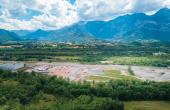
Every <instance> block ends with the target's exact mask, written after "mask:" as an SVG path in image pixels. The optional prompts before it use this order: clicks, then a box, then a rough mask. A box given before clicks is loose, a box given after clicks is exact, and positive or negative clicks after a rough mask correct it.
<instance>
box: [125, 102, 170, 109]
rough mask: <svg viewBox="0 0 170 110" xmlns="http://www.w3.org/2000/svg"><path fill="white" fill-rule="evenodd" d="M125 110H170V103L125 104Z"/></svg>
mask: <svg viewBox="0 0 170 110" xmlns="http://www.w3.org/2000/svg"><path fill="white" fill-rule="evenodd" d="M125 110H170V102H165V101H132V102H125Z"/></svg>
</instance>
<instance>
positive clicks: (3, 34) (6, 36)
mask: <svg viewBox="0 0 170 110" xmlns="http://www.w3.org/2000/svg"><path fill="white" fill-rule="evenodd" d="M18 40H20V38H19V36H18V35H16V34H15V33H13V32H10V31H7V30H3V29H0V42H3V41H18Z"/></svg>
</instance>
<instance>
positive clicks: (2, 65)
mask: <svg viewBox="0 0 170 110" xmlns="http://www.w3.org/2000/svg"><path fill="white" fill-rule="evenodd" d="M128 67H129V66H127V65H99V64H98V65H88V64H79V63H56V62H55V63H54V62H53V63H47V62H12V61H11V62H6V61H1V62H0V69H7V70H17V69H23V70H25V71H26V72H32V71H35V72H39V73H44V74H49V75H55V76H60V77H64V78H69V79H70V80H73V81H82V80H88V81H92V80H95V81H103V82H104V81H109V80H116V79H135V80H151V81H159V82H160V81H161V82H164V81H170V68H159V67H141V66H131V69H132V71H133V72H134V75H131V74H130V73H129V72H128Z"/></svg>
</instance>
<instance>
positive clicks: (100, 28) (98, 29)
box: [0, 8, 170, 42]
mask: <svg viewBox="0 0 170 110" xmlns="http://www.w3.org/2000/svg"><path fill="white" fill-rule="evenodd" d="M21 39H22V40H41V41H56V42H95V41H100V40H108V41H133V40H159V41H170V9H168V8H163V9H160V10H159V11H157V12H156V13H155V14H153V15H146V14H144V13H134V14H127V15H124V16H119V17H117V18H115V19H113V20H110V21H81V22H78V23H76V24H73V25H71V26H68V27H64V28H62V29H58V30H48V31H47V30H41V29H38V30H36V31H34V32H33V31H24V30H15V31H12V32H10V31H7V30H2V29H1V30H0V41H6V40H21Z"/></svg>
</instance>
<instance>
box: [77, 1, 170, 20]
mask: <svg viewBox="0 0 170 110" xmlns="http://www.w3.org/2000/svg"><path fill="white" fill-rule="evenodd" d="M76 5H77V7H78V13H79V15H80V16H81V18H82V19H83V20H107V19H110V18H114V17H117V16H119V15H122V14H127V13H133V12H144V13H148V12H153V11H156V10H158V9H160V8H162V7H165V6H167V7H169V6H170V0H77V2H76Z"/></svg>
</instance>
